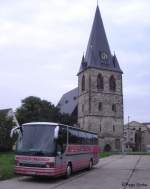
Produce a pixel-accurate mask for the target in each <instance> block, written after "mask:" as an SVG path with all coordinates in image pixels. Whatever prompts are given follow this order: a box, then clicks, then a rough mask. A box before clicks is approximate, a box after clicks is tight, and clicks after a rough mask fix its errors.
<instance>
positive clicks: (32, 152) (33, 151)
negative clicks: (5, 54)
mask: <svg viewBox="0 0 150 189" xmlns="http://www.w3.org/2000/svg"><path fill="white" fill-rule="evenodd" d="M29 153H30V154H32V155H35V156H42V155H45V153H44V152H43V151H42V150H29Z"/></svg>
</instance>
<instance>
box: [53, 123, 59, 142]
mask: <svg viewBox="0 0 150 189" xmlns="http://www.w3.org/2000/svg"><path fill="white" fill-rule="evenodd" d="M58 133H59V126H57V127H56V128H55V130H54V140H57V139H58Z"/></svg>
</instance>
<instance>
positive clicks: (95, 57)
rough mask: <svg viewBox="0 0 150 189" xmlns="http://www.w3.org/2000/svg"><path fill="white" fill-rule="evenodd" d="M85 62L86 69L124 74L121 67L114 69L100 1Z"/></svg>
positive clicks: (81, 69) (81, 67) (81, 68)
mask: <svg viewBox="0 0 150 189" xmlns="http://www.w3.org/2000/svg"><path fill="white" fill-rule="evenodd" d="M84 61H85V62H86V68H97V69H107V70H112V71H118V72H122V71H121V69H119V66H117V67H114V64H113V56H112V54H111V51H110V48H109V43H108V40H107V36H106V33H105V28H104V25H103V21H102V17H101V13H100V9H99V6H98V0H97V7H96V12H95V17H94V22H93V26H92V30H91V34H90V38H89V41H88V45H87V50H86V53H85V57H84ZM84 68H85V67H84ZM82 71H84V69H83V66H82V65H81V66H80V70H79V73H80V72H82Z"/></svg>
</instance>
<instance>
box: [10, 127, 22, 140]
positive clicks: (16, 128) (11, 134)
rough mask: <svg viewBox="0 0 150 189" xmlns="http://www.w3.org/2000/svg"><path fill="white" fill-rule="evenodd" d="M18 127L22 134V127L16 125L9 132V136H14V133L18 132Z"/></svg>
mask: <svg viewBox="0 0 150 189" xmlns="http://www.w3.org/2000/svg"><path fill="white" fill-rule="evenodd" d="M19 129H20V131H21V133H22V134H23V130H22V127H21V126H17V127H15V128H13V129H12V130H11V132H10V138H12V137H13V136H14V134H16V133H17V134H18V133H19V132H18V130H19Z"/></svg>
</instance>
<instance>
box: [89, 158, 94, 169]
mask: <svg viewBox="0 0 150 189" xmlns="http://www.w3.org/2000/svg"><path fill="white" fill-rule="evenodd" d="M92 167H93V161H92V160H91V159H90V161H89V166H88V170H90V169H92Z"/></svg>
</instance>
